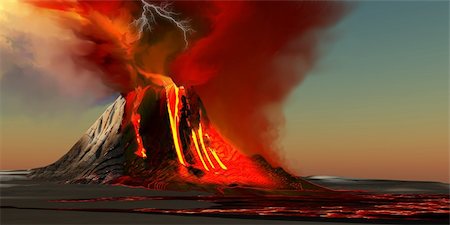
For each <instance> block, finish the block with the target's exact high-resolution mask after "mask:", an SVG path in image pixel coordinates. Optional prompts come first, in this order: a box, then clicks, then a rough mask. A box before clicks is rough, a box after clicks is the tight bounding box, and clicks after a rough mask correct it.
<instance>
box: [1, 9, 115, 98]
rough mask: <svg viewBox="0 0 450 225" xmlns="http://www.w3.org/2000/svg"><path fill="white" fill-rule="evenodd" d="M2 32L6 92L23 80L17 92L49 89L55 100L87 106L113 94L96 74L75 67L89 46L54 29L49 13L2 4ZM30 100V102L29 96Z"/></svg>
mask: <svg viewBox="0 0 450 225" xmlns="http://www.w3.org/2000/svg"><path fill="white" fill-rule="evenodd" d="M0 27H2V29H0V52H1V64H0V68H1V71H0V73H1V78H0V79H2V85H5V88H10V87H11V86H13V85H14V83H15V82H16V81H19V80H22V81H21V82H20V83H21V86H19V88H20V89H21V90H22V91H25V92H27V91H29V90H30V89H36V90H40V92H42V91H46V89H52V88H53V89H56V91H55V90H53V91H55V92H54V93H53V94H54V95H62V96H64V97H66V98H75V99H90V100H91V101H90V102H95V101H96V100H99V99H102V98H104V97H105V96H108V95H110V94H111V93H112V90H111V89H109V88H107V87H106V86H105V85H104V84H103V83H102V82H101V80H100V77H99V73H100V71H98V70H95V69H91V68H87V67H85V66H80V63H79V62H77V61H76V58H77V57H78V56H81V55H83V54H85V50H86V49H87V48H88V45H89V43H87V42H86V41H84V40H83V39H81V38H79V37H77V36H76V35H75V34H74V32H73V30H71V29H69V28H67V27H64V26H62V24H60V23H58V21H57V20H55V15H54V14H53V13H51V12H47V11H42V10H36V8H34V7H32V6H30V5H28V4H24V3H21V2H15V1H5V2H2V8H1V9H0ZM5 82H7V83H5ZM39 86H41V87H42V88H39ZM16 88H17V87H16ZM35 95H39V93H35ZM28 97H29V98H30V99H32V98H33V94H32V93H29V96H28Z"/></svg>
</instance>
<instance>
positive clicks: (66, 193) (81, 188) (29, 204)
mask: <svg viewBox="0 0 450 225" xmlns="http://www.w3.org/2000/svg"><path fill="white" fill-rule="evenodd" d="M310 180H311V181H313V182H316V183H318V184H320V185H323V186H327V187H330V188H341V189H342V188H344V189H347V190H350V189H361V188H366V189H370V188H371V191H378V192H385V193H386V192H389V193H399V192H408V193H428V194H447V195H448V191H449V185H448V184H442V183H434V182H410V183H408V182H402V181H373V180H372V181H368V180H351V179H343V178H333V177H311V178H310ZM0 181H1V183H0V188H1V192H0V194H1V207H2V208H1V220H0V222H1V224H305V225H306V224H308V225H309V224H310V225H317V224H326V225H337V224H339V225H345V224H355V222H358V223H360V224H364V223H366V222H364V221H357V220H356V221H350V222H349V223H347V222H346V221H345V220H323V219H321V218H311V219H308V218H306V219H286V218H276V217H272V218H270V219H269V220H266V219H261V217H251V216H246V217H242V218H238V217H228V216H217V215H211V216H203V215H202V216H196V215H173V214H170V215H167V214H164V213H146V212H136V211H128V210H130V209H136V208H151V209H183V210H184V209H196V208H209V207H213V206H215V203H211V202H207V201H198V200H193V199H190V197H196V196H209V195H210V194H208V193H202V192H174V191H154V190H147V189H143V188H129V187H123V186H110V185H94V184H56V183H44V182H36V181H31V180H29V179H27V177H26V172H25V171H3V172H0ZM125 196H132V197H135V198H139V197H142V198H143V199H141V200H137V201H126V200H124V199H122V200H120V199H115V200H113V201H93V202H89V201H87V202H83V201H77V202H52V200H61V199H93V198H112V199H114V198H118V197H125ZM152 196H160V197H161V196H162V197H164V196H165V197H170V196H178V197H180V198H179V199H169V200H164V199H163V200H155V199H151V198H152ZM181 199H184V200H181ZM74 209H75V210H74ZM84 210H86V211H84ZM96 210H98V211H96ZM378 222H379V221H375V223H370V224H379V223H378ZM389 223H391V224H392V223H394V224H402V222H395V221H394V222H392V221H391V222H389ZM437 223H438V224H439V223H440V224H446V223H448V220H447V221H445V220H443V221H442V222H437ZM407 224H423V221H420V222H414V221H409V222H407Z"/></svg>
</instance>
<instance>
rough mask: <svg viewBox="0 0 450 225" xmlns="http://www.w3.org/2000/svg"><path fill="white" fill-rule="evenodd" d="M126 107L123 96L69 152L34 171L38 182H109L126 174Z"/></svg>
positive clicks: (34, 176)
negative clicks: (122, 131)
mask: <svg viewBox="0 0 450 225" xmlns="http://www.w3.org/2000/svg"><path fill="white" fill-rule="evenodd" d="M124 107H125V99H124V98H123V97H122V96H120V97H118V98H117V99H116V100H115V102H114V103H113V104H112V105H110V106H109V107H108V108H107V109H106V111H105V112H104V113H103V114H102V115H101V116H100V118H98V119H97V121H96V122H95V123H94V124H93V125H92V126H91V127H90V128H89V129H88V130H87V131H86V133H85V134H84V135H83V136H82V137H81V138H80V140H79V141H78V142H77V143H76V144H75V145H74V146H73V147H72V148H71V149H70V151H69V152H68V153H67V154H65V155H64V156H63V157H62V158H60V159H59V160H58V161H56V162H55V163H53V164H51V165H49V166H46V167H43V168H38V169H35V170H34V171H33V172H32V174H31V177H32V178H35V179H45V180H57V181H76V180H80V179H84V180H90V181H94V182H95V181H97V182H107V181H108V180H110V179H113V178H114V177H117V176H120V175H121V174H122V173H123V162H124V159H123V148H121V144H123V143H121V140H122V138H121V136H122V134H121V133H120V132H119V129H120V126H121V122H122V118H123V114H124Z"/></svg>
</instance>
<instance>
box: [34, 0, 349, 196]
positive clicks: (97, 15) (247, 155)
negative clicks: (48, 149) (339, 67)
mask: <svg viewBox="0 0 450 225" xmlns="http://www.w3.org/2000/svg"><path fill="white" fill-rule="evenodd" d="M30 4H33V5H34V6H36V7H38V8H40V9H41V10H44V11H45V13H47V14H48V15H50V16H53V17H55V18H57V20H58V21H60V22H61V23H62V24H63V25H64V26H65V27H67V29H69V30H70V31H71V32H73V33H74V34H75V37H76V40H73V42H74V43H75V44H73V45H74V46H75V47H76V48H77V50H76V51H73V52H72V54H73V59H74V61H75V62H76V63H77V65H79V66H80V67H81V68H85V69H89V70H93V71H96V73H95V74H97V76H98V77H99V78H101V80H102V81H103V83H104V85H106V86H107V87H109V88H110V90H112V91H114V92H119V93H120V96H119V97H118V98H117V100H116V101H115V102H114V103H113V104H112V105H111V106H110V107H109V108H108V109H107V110H106V112H105V113H104V114H103V115H102V116H101V117H100V118H99V119H98V120H97V121H96V122H95V123H94V125H92V127H91V128H89V130H88V131H87V132H86V134H85V135H84V136H83V137H82V138H81V139H80V140H79V141H78V142H77V143H76V144H75V145H74V146H73V148H72V149H71V150H70V151H69V152H68V153H67V154H66V155H65V156H63V157H62V158H61V159H60V160H58V161H57V162H55V163H54V164H52V165H50V166H47V167H44V168H40V169H36V170H35V171H34V172H33V175H32V176H33V177H35V178H41V179H53V180H62V181H66V182H103V183H119V184H126V185H137V186H145V187H149V188H155V189H186V188H201V189H208V188H212V189H214V190H222V191H223V190H224V188H227V187H230V188H239V187H254V188H264V189H271V190H276V189H278V190H286V189H288V190H323V189H322V188H321V187H318V186H316V185H313V184H311V183H309V182H306V181H304V180H302V179H301V178H298V177H295V176H292V175H290V174H289V173H287V172H285V170H283V169H282V168H281V167H279V165H280V164H281V163H280V161H279V160H278V159H277V156H276V155H277V154H275V153H274V150H275V149H276V147H275V145H274V143H275V141H276V139H277V136H278V135H277V132H276V131H277V130H278V126H279V124H278V123H277V122H276V121H277V120H279V118H281V117H282V113H281V111H282V110H281V105H282V103H283V101H284V99H285V98H286V96H288V95H289V93H290V91H291V90H292V88H294V87H295V85H296V84H297V83H299V82H301V80H302V79H303V77H304V75H305V74H306V72H307V71H308V70H309V69H311V68H312V67H313V65H314V62H315V60H316V58H317V53H316V48H317V46H318V43H319V41H320V36H321V35H322V34H323V31H324V30H325V29H326V28H328V27H330V26H332V25H333V24H334V23H335V22H336V21H337V20H338V19H339V18H340V17H341V16H342V15H343V14H344V12H345V11H346V10H345V7H344V5H343V4H342V3H337V2H280V3H277V4H269V3H268V2H257V3H256V2H215V1H214V2H195V3H192V2H188V3H186V2H175V3H174V4H165V3H162V4H159V3H158V4H156V3H151V2H147V1H144V0H142V1H140V2H139V1H136V2H130V1H123V2H121V1H114V2H103V1H79V2H77V1H67V2H66V1H63V2H46V1H38V2H34V1H32V2H30ZM180 18H185V19H183V20H181V19H180ZM72 47H73V46H72ZM71 49H72V50H73V48H71ZM299 65H300V66H299ZM208 115H209V116H208Z"/></svg>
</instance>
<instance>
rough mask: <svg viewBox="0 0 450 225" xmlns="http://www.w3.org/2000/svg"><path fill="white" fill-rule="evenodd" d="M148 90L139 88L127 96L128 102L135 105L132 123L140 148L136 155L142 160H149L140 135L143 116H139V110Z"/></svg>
mask: <svg viewBox="0 0 450 225" xmlns="http://www.w3.org/2000/svg"><path fill="white" fill-rule="evenodd" d="M148 88H149V87H148V86H147V87H145V88H142V87H140V86H138V87H137V88H136V89H135V91H134V92H130V94H129V95H128V96H127V100H129V101H131V102H132V103H133V104H132V107H133V108H132V113H131V123H132V124H133V128H134V132H135V134H136V143H137V146H138V147H137V149H136V151H135V152H134V154H136V155H138V156H140V157H142V158H147V150H145V147H144V143H143V141H142V137H141V135H140V133H139V130H140V124H141V115H140V114H139V112H138V110H139V106H140V105H141V102H142V99H143V98H144V94H145V91H146V90H147V89H148Z"/></svg>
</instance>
